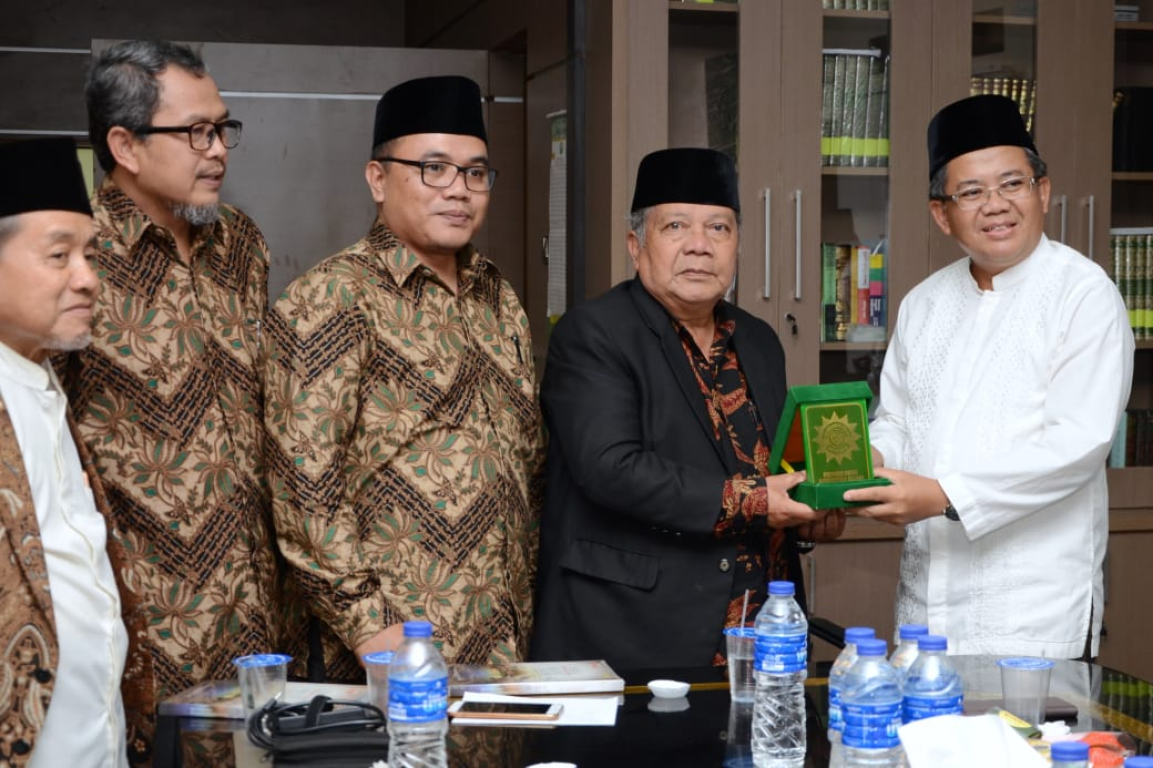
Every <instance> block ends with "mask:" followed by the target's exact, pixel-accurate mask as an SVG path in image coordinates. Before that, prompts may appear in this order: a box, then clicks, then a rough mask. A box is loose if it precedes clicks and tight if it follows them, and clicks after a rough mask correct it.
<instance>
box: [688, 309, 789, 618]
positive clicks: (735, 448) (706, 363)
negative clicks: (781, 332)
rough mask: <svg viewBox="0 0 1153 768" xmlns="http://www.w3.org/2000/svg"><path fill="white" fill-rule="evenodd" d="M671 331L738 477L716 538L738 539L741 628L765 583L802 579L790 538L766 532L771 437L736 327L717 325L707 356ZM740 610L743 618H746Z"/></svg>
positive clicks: (734, 606) (729, 484) (736, 588)
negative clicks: (794, 568) (793, 565)
mask: <svg viewBox="0 0 1153 768" xmlns="http://www.w3.org/2000/svg"><path fill="white" fill-rule="evenodd" d="M674 325H676V328H677V333H678V335H679V336H680V339H681V346H682V347H683V348H684V350H685V355H686V356H687V357H688V359H689V363H690V364H691V365H692V369H693V375H694V377H695V378H696V381H697V386H698V387H699V388H700V391H701V395H702V396H703V397H704V401H705V408H706V410H707V411H708V414H709V420H710V421H711V422H712V425H713V437H714V438H715V439H716V440H717V443H718V444H719V445H720V446H721V450H722V451H723V452H724V453H726V454H727V455H728V456H729V457H730V459H731V460H732V464H733V466H735V467H737V469H738V473H737V475H736V476H734V477H731V478H729V479H728V480H727V481H725V486H724V490H723V492H722V496H721V513H720V516H719V517H718V518H717V525H716V527H715V529H714V533H715V535H716V536H718V537H724V538H733V539H735V540H736V545H737V556H736V565H737V568H736V572H735V576H734V578H733V594H732V597H731V599H730V601H729V606H728V611H727V614H726V617H725V626H726V627H732V626H740V625H743V624H745V623H747V622H750V621H752V618H753V617H754V616H755V615H756V612H757V610H759V609H760V607H761V604H762V603H763V602H764V600H765V592H766V582H767V581H769V580H795V579H799V578H800V574H799V573H797V574H793V573H790V568H789V557H788V553H787V551H786V547H791V546H792V545H791V543H790V542H788V536H787V533H786V531H784V530H771V529H769V527H768V514H769V502H768V490H767V488H766V486H765V476H767V475H768V474H769V471H768V466H769V452H770V449H771V437H770V436H768V435H766V434H765V429H764V423H763V421H762V420H761V416H760V414H759V413H758V411H757V406H756V404H755V403H754V402H753V401H752V399H751V398H750V397H749V389H748V384H747V383H746V381H745V374H744V372H743V371H741V366H740V360H738V358H737V350H736V347H734V346H733V343H732V340H733V331H734V330H735V328H736V321H735V320H732V319H729V318H723V317H722V318H718V321H717V327H716V330H715V332H714V334H713V342H712V346H710V348H709V349H708V352H707V354H706V353H703V352H702V351H701V350H700V349H698V348H697V345H696V343H695V342H694V341H693V338H692V334H690V333H689V331H688V330H687V329H686V328H684V327H683V326H681V325H680V324H679V323H674ZM746 591H747V592H748V600H747V602H746V600H745V594H746ZM742 610H744V611H746V613H745V614H744V615H742Z"/></svg>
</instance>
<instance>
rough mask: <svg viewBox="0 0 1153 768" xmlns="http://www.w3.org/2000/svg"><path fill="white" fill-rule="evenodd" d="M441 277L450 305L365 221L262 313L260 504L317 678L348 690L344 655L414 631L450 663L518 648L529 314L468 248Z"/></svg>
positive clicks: (495, 658) (533, 504) (531, 449)
mask: <svg viewBox="0 0 1153 768" xmlns="http://www.w3.org/2000/svg"><path fill="white" fill-rule="evenodd" d="M457 270H458V294H457V295H456V296H454V295H453V294H452V293H451V292H450V291H449V290H447V289H446V287H445V286H444V284H443V283H442V282H440V281H439V280H438V279H437V278H436V276H435V274H434V273H433V271H432V270H431V269H429V268H427V267H425V266H423V265H422V264H421V262H420V261H419V260H418V259H417V257H416V256H415V255H414V254H413V253H412V252H411V251H409V250H408V249H407V248H405V247H404V246H403V245H401V244H400V242H399V241H398V240H397V238H396V236H395V235H394V234H393V233H392V232H390V231H389V230H388V229H387V228H386V227H385V226H384V225H382V224H380V223H379V222H378V223H377V224H375V225H374V226H373V227H372V229H371V231H370V232H369V234H368V236H367V237H366V238H365V239H363V240H361V241H359V242H357V243H356V244H355V245H353V246H351V247H350V248H348V249H346V250H344V251H343V252H341V253H338V254H336V255H335V256H332V257H330V258H329V259H327V260H325V261H323V262H321V263H320V264H319V265H317V266H316V267H315V268H313V269H312V270H311V271H309V272H308V273H306V274H305V275H303V276H302V277H300V278H299V279H297V280H296V281H295V282H293V283H292V284H291V285H290V286H289V287H288V289H287V290H286V291H285V293H284V294H283V295H282V296H281V297H280V299H279V300H278V301H277V302H276V306H275V308H274V309H273V311H272V312H270V314H269V326H268V327H269V331H270V334H271V337H272V343H273V347H272V350H271V356H270V360H269V364H268V368H267V374H266V375H267V379H268V381H267V388H266V392H267V398H268V432H269V435H270V439H271V440H272V441H273V442H274V443H275V445H276V447H277V448H278V450H276V451H274V452H272V457H271V470H272V471H271V473H270V481H271V483H272V493H273V508H274V511H275V518H276V524H277V529H278V534H279V536H280V546H281V549H282V551H283V553H284V555H285V557H286V558H287V560H288V562H289V563H290V564H291V565H292V566H293V567H294V569H295V571H294V572H295V574H296V575H297V576H298V578H299V582H300V585H301V587H302V589H303V592H304V594H305V596H306V601H307V604H308V605H309V607H310V608H311V609H312V610H313V611H314V613H315V615H316V616H317V618H319V619H320V621H321V623H322V625H323V626H324V632H325V633H326V637H325V638H324V639H325V656H326V666H327V674H328V677H329V679H336V680H340V679H363V672H361V671H360V669H359V667H358V666H357V662H356V660H355V659H354V658H353V657H352V656H351V654H350V653H349V651H348V649H350V648H355V647H356V646H357V645H358V644H360V643H362V642H364V641H365V640H367V639H369V638H370V637H372V636H373V635H375V634H377V633H378V632H380V631H381V630H383V629H385V628H386V627H388V626H389V625H391V624H395V623H397V622H401V621H408V620H413V619H424V620H427V621H430V622H432V625H433V628H434V633H435V634H434V637H435V638H436V640H437V642H438V643H439V644H440V645H441V650H442V651H443V653H444V656H445V657H446V659H447V660H448V661H449V662H456V663H470V664H485V663H500V662H508V661H513V660H519V659H521V658H522V657H523V656H524V654H525V653H526V652H527V639H528V633H529V629H530V621H531V616H532V605H531V597H532V589H533V582H534V570H535V562H536V549H537V526H538V514H539V504H538V503H537V496H538V491H537V489H536V486H537V483H538V478H539V471H538V470H539V467H540V466H541V464H542V462H543V444H542V438H541V422H540V414H539V409H538V407H537V403H536V379H535V375H534V371H533V366H532V360H531V357H530V354H529V350H531V349H532V345H531V343H530V341H529V330H528V318H527V317H526V315H525V313H524V310H523V309H521V306H520V303H519V302H518V301H517V298H516V295H515V294H514V293H513V291H512V288H511V287H510V286H509V285H508V283H507V282H505V281H504V280H503V279H502V278H501V276H500V274H499V272H498V271H497V269H496V267H495V266H494V265H493V264H492V263H491V262H490V261H489V260H488V259H486V258H484V257H483V256H481V255H480V254H479V253H477V252H476V251H475V249H473V248H472V247H471V246H468V247H466V248H465V249H463V250H462V252H461V253H460V254H458V260H457ZM334 641H335V642H334Z"/></svg>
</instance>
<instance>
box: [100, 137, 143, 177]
mask: <svg viewBox="0 0 1153 768" xmlns="http://www.w3.org/2000/svg"><path fill="white" fill-rule="evenodd" d="M106 138H107V140H108V151H109V152H111V153H112V159H114V160H115V161H116V164H117V165H119V166H122V167H123V168H124V169H125V170H126V171H128V172H129V173H131V174H133V175H136V174H138V173H140V161H139V159H137V157H136V150H137V148H138V145H137V143H136V137H135V136H134V135H133V133H132V131H130V130H128V129H127V128H125V127H124V126H122V125H114V126H112V127H111V128H109V129H108V135H107V136H106Z"/></svg>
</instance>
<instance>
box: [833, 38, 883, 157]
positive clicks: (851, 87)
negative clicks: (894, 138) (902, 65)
mask: <svg viewBox="0 0 1153 768" xmlns="http://www.w3.org/2000/svg"><path fill="white" fill-rule="evenodd" d="M823 67H824V68H823V78H822V82H821V161H822V163H823V164H824V165H830V166H846V165H847V166H859V167H883V166H887V165H888V164H889V57H888V56H886V55H883V54H882V53H881V51H880V50H879V49H876V48H873V49H867V50H853V49H847V48H827V49H825V50H824V51H823Z"/></svg>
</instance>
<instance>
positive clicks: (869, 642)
mask: <svg viewBox="0 0 1153 768" xmlns="http://www.w3.org/2000/svg"><path fill="white" fill-rule="evenodd" d="M888 650H889V644H888V643H886V642H885V641H884V640H881V639H880V638H876V637H866V638H864V639H863V640H861V641H860V642H859V643H857V655H858V656H884V655H885V652H886V651H888Z"/></svg>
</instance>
